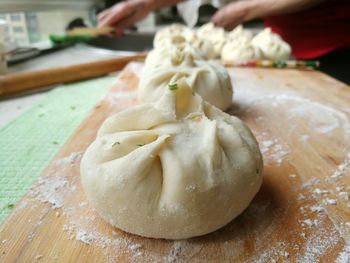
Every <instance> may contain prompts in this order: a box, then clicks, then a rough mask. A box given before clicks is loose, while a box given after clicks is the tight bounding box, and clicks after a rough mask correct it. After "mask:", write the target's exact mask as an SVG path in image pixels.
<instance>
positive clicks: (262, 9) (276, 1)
mask: <svg viewBox="0 0 350 263" xmlns="http://www.w3.org/2000/svg"><path fill="white" fill-rule="evenodd" d="M323 1H325V0H245V1H236V2H233V3H231V4H228V5H226V6H225V7H223V8H221V9H220V10H219V11H217V12H216V13H215V14H214V16H213V17H212V22H213V23H214V24H215V25H216V26H220V27H224V28H226V29H232V28H234V27H235V26H237V25H238V24H241V23H243V22H246V21H249V20H252V19H255V18H262V17H267V16H273V15H282V14H289V13H295V12H299V11H303V10H306V9H309V8H311V7H313V6H316V5H318V4H319V3H321V2H323Z"/></svg>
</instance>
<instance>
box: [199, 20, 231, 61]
mask: <svg viewBox="0 0 350 263" xmlns="http://www.w3.org/2000/svg"><path fill="white" fill-rule="evenodd" d="M197 36H198V37H199V38H200V39H203V40H206V41H209V42H211V44H212V45H213V48H214V54H215V57H216V58H219V57H220V54H221V50H222V48H223V46H224V45H225V43H226V32H225V30H224V29H223V28H220V27H215V25H214V24H213V23H207V24H204V25H203V26H201V27H200V28H198V30H197Z"/></svg>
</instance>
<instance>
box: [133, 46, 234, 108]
mask: <svg viewBox="0 0 350 263" xmlns="http://www.w3.org/2000/svg"><path fill="white" fill-rule="evenodd" d="M151 62H152V63H151ZM179 77H183V78H185V79H186V80H187V83H188V84H189V85H190V87H191V88H192V90H193V91H194V92H196V93H198V94H199V95H200V96H202V98H203V99H204V100H205V101H207V102H209V103H211V104H213V105H214V106H216V107H218V108H219V109H221V110H226V109H227V108H228V107H229V106H230V105H231V103H232V97H233V89H232V84H231V80H230V76H229V74H228V72H227V70H226V69H225V68H224V67H223V66H222V65H220V64H218V63H216V62H214V61H204V60H196V59H194V57H193V55H192V53H191V52H186V51H182V50H174V52H173V54H172V55H171V57H170V58H163V59H159V60H154V59H153V58H152V59H151V60H149V59H147V60H146V63H145V67H144V73H143V74H142V76H141V79H140V84H139V90H138V98H139V100H140V101H141V102H156V101H157V100H159V99H160V97H161V96H162V95H163V93H164V91H165V90H166V89H167V85H168V84H169V82H171V81H172V79H173V78H179Z"/></svg>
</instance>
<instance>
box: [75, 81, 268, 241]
mask: <svg viewBox="0 0 350 263" xmlns="http://www.w3.org/2000/svg"><path fill="white" fill-rule="evenodd" d="M262 169H263V166H262V157H261V154H260V151H259V148H258V144H257V142H256V140H255V138H254V136H253V135H252V133H251V132H250V130H249V129H248V128H247V127H246V126H245V125H244V124H243V123H242V122H241V121H240V120H239V119H238V118H236V117H234V116H231V115H228V114H226V113H224V112H222V111H220V110H218V109H217V108H215V107H213V106H211V105H209V104H208V103H205V102H203V101H202V99H201V98H200V96H198V95H196V94H192V90H191V89H190V88H188V87H187V85H186V83H185V82H184V81H183V80H181V81H178V82H177V89H176V90H169V89H167V91H166V92H165V93H164V96H163V97H162V98H161V100H159V101H158V103H156V104H141V105H137V106H135V107H133V108H130V109H127V110H125V111H123V112H120V113H118V114H116V115H114V116H112V117H110V118H108V119H107V120H106V121H105V122H104V123H103V124H102V126H101V128H100V130H99V131H98V135H97V138H96V140H95V141H94V142H93V143H92V144H91V145H90V146H89V147H88V149H87V150H86V152H85V154H84V156H83V158H82V161H81V169H80V170H81V182H82V186H83V188H84V191H85V194H86V196H87V199H88V200H89V202H90V203H91V205H92V206H93V207H94V208H95V209H96V210H97V211H98V212H99V214H100V215H101V216H102V217H103V218H104V219H105V220H107V221H108V222H109V223H110V224H112V225H114V226H116V227H118V228H120V229H122V230H124V231H127V232H129V233H133V234H136V235H141V236H145V237H153V238H166V239H184V238H190V237H194V236H199V235H204V234H207V233H210V232H212V231H214V230H216V229H218V228H221V227H222V226H224V225H226V224H227V223H229V222H230V221H231V220H232V219H233V218H235V217H236V216H238V215H239V214H240V213H241V212H242V211H243V210H244V209H245V208H246V207H247V206H248V204H249V203H250V202H251V200H252V199H253V197H254V196H255V194H256V193H257V192H258V190H259V188H260V185H261V183H262Z"/></svg>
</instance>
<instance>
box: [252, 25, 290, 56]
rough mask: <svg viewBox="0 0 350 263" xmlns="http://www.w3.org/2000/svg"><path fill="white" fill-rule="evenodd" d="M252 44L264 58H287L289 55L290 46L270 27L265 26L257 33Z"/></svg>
mask: <svg viewBox="0 0 350 263" xmlns="http://www.w3.org/2000/svg"><path fill="white" fill-rule="evenodd" d="M252 45H253V46H254V47H255V48H259V49H260V50H261V52H262V54H263V56H264V58H266V59H271V60H287V59H288V58H289V57H290V55H291V47H290V46H289V45H288V43H286V42H285V41H283V39H282V38H281V37H280V36H279V35H277V34H275V33H273V32H272V31H271V28H266V29H264V30H263V31H261V32H260V33H259V34H257V35H256V36H255V37H254V38H253V40H252Z"/></svg>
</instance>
